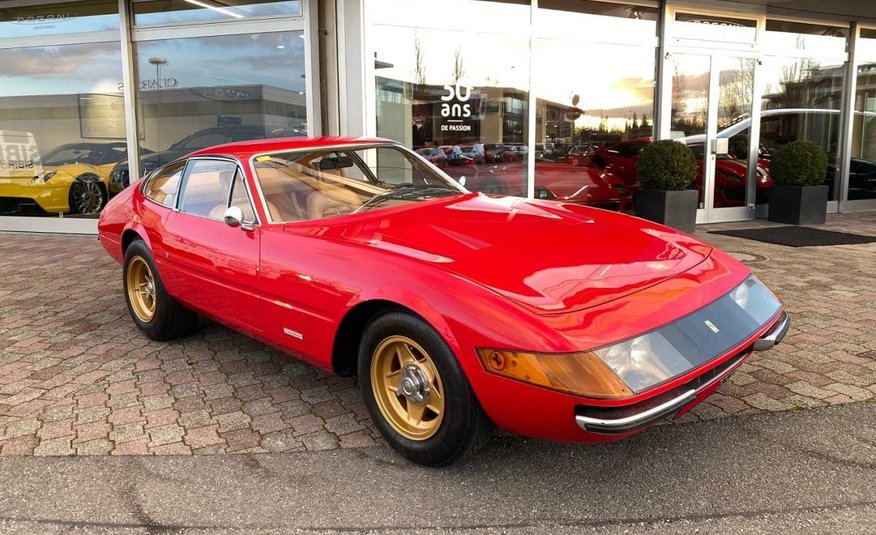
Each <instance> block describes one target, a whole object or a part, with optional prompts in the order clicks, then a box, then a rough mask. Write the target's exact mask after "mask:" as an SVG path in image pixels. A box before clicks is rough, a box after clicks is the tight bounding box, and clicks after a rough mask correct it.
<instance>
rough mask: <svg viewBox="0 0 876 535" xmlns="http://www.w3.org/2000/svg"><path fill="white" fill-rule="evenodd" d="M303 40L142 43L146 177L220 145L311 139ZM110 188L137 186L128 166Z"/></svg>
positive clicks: (279, 36)
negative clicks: (275, 139) (259, 140)
mask: <svg viewBox="0 0 876 535" xmlns="http://www.w3.org/2000/svg"><path fill="white" fill-rule="evenodd" d="M301 36H302V33H301V32H276V33H260V34H259V33H256V34H247V35H227V36H219V37H203V38H186V39H168V40H161V41H146V42H140V43H137V44H136V48H135V50H136V65H137V80H138V87H137V96H138V102H139V105H138V110H139V112H140V114H141V115H140V119H141V120H140V123H141V127H142V128H143V135H142V136H141V138H140V151H141V158H140V172H141V174H142V175H145V174H148V173H149V172H151V171H153V170H154V169H156V168H157V167H159V166H161V165H163V164H164V163H167V162H170V161H173V160H175V159H176V158H180V157H182V156H184V155H186V154H188V153H190V152H192V151H194V150H198V149H202V148H205V147H210V146H213V145H219V144H223V143H229V142H234V141H243V140H247V139H263V138H266V137H290V136H304V135H306V134H307V113H306V95H305V82H306V81H305V79H304V40H303V39H302V38H301ZM110 182H111V186H112V188H113V189H114V190H121V189H123V188H125V187H127V186H128V185H129V184H130V183H131V178H130V177H129V171H128V165H127V162H123V163H120V164H119V165H117V166H116V167H115V168H114V169H113V171H112V176H111V178H110Z"/></svg>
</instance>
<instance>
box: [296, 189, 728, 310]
mask: <svg viewBox="0 0 876 535" xmlns="http://www.w3.org/2000/svg"><path fill="white" fill-rule="evenodd" d="M344 219H346V221H345V222H343V223H342V222H341V220H344ZM322 223H323V224H324V223H325V220H322ZM333 223H334V221H333ZM337 223H339V224H338V226H337V227H335V226H334V225H332V226H331V227H330V229H327V228H325V227H322V228H321V232H320V233H321V234H322V236H324V237H333V238H334V239H338V240H343V241H348V242H353V243H355V244H358V245H361V246H365V247H369V248H373V249H379V250H382V251H386V252H389V253H391V254H398V255H402V256H406V257H409V258H412V259H415V260H418V261H422V262H428V263H432V264H435V265H436V267H438V268H440V269H444V270H446V271H449V272H451V273H454V274H456V275H459V276H461V277H465V278H467V279H469V280H472V281H474V282H476V283H478V284H481V285H483V286H485V287H487V288H489V289H490V290H492V291H494V292H496V293H498V294H500V295H502V296H504V297H506V298H507V299H510V300H511V301H514V302H516V303H518V304H519V305H522V306H524V307H526V308H528V309H530V310H531V311H532V312H535V313H537V314H559V313H564V312H571V311H575V310H582V309H585V308H589V307H593V306H597V305H600V304H604V303H606V302H608V301H612V300H614V299H618V298H621V297H623V296H625V295H629V294H631V293H634V292H637V291H640V290H643V289H645V288H647V287H650V286H653V285H655V284H658V283H660V282H662V281H665V280H667V279H669V278H672V277H675V276H677V275H679V274H681V273H683V272H685V271H687V270H689V269H691V268H693V267H694V266H696V265H697V264H699V263H700V262H702V261H703V260H705V258H706V257H708V255H709V254H710V252H711V248H710V247H709V246H707V245H705V244H703V243H702V242H700V241H698V240H696V239H695V238H692V237H690V236H688V235H686V234H682V233H679V232H676V231H673V230H671V229H668V228H665V227H661V226H658V225H655V224H652V223H649V222H646V221H643V220H640V219H636V218H634V217H630V216H626V215H623V214H618V213H614V212H608V211H604V210H594V209H590V208H587V207H583V206H576V205H572V204H561V203H554V202H542V201H531V200H526V199H520V198H516V197H500V198H492V197H487V196H484V195H479V194H470V195H465V196H462V197H457V198H453V199H450V200H448V199H442V200H436V201H428V202H424V203H422V204H418V205H416V206H411V205H407V206H404V207H400V208H388V209H384V210H379V211H374V212H371V213H364V214H358V215H354V216H350V217H349V218H344V217H341V218H337ZM287 230H290V231H296V232H305V233H309V234H310V233H311V232H309V231H308V229H306V228H302V227H300V226H298V225H289V226H287Z"/></svg>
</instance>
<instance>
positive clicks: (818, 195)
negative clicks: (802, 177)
mask: <svg viewBox="0 0 876 535" xmlns="http://www.w3.org/2000/svg"><path fill="white" fill-rule="evenodd" d="M827 194H828V187H827V186H780V185H778V184H776V185H775V186H773V187H772V188H770V211H769V215H768V216H767V219H768V220H770V221H774V222H776V223H787V224H789V225H820V224H822V223H824V220H825V217H826V214H827Z"/></svg>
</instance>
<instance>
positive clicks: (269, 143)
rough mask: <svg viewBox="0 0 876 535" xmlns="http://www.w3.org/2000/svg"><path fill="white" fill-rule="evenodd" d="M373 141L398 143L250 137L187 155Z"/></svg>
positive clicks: (239, 154) (238, 154)
mask: <svg viewBox="0 0 876 535" xmlns="http://www.w3.org/2000/svg"><path fill="white" fill-rule="evenodd" d="M373 143H381V144H393V145H397V144H398V143H397V142H395V141H392V140H389V139H382V138H365V137H285V138H269V139H252V140H247V141H235V142H232V143H225V144H222V145H214V146H212V147H207V148H204V149H199V150H197V151H195V152H193V153H191V154H190V155H189V156H204V155H228V156H235V157H237V158H241V159H245V158H248V157H250V156H252V155H254V154H260V153H265V152H278V151H284V150H300V149H322V148H328V147H346V146H354V145H367V144H373Z"/></svg>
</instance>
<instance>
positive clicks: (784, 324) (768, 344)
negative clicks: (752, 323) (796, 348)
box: [753, 311, 791, 351]
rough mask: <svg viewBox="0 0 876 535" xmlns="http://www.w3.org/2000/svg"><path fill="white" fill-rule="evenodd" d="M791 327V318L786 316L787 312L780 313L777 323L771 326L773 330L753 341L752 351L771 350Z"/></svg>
mask: <svg viewBox="0 0 876 535" xmlns="http://www.w3.org/2000/svg"><path fill="white" fill-rule="evenodd" d="M790 327H791V316H789V315H788V313H787V312H785V311H782V315H781V316H779V321H777V322H776V324H775V325H773V328H772V329H770V330H769V332H767V333H766V334H765V335H763V336H761V337H760V338H758V339H757V340H755V341H754V347H753V349H754V350H755V351H766V350H768V349H772V348H773V346H775V345H776V344H778V343H779V342H781V341H782V338H784V337H785V335H786V334H788V329H789V328H790Z"/></svg>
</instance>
